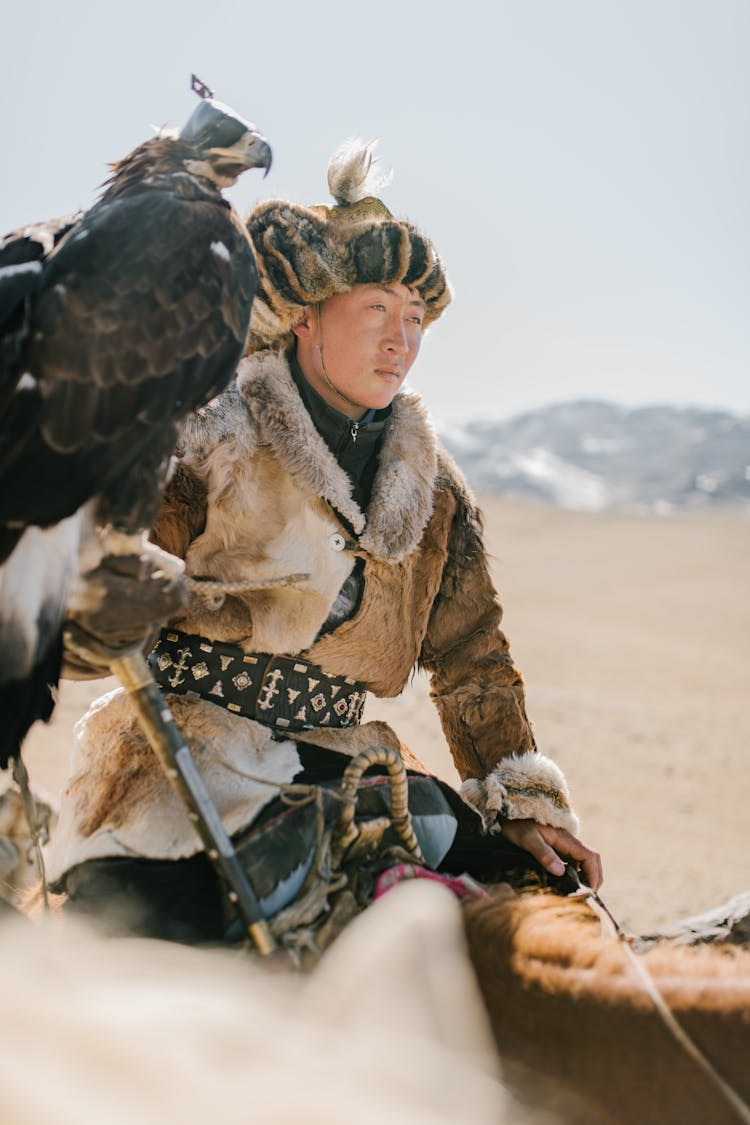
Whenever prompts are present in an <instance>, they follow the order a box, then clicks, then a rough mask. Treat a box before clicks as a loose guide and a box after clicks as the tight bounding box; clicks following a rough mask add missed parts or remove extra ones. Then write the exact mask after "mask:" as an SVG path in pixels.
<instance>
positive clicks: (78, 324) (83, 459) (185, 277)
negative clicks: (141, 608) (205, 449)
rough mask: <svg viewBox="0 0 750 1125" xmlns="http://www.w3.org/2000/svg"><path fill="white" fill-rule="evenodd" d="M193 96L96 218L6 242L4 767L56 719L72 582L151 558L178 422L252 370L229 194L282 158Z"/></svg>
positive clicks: (245, 272)
mask: <svg viewBox="0 0 750 1125" xmlns="http://www.w3.org/2000/svg"><path fill="white" fill-rule="evenodd" d="M193 89H194V90H196V92H197V93H199V94H200V95H201V101H200V102H199V104H198V106H197V107H196V109H195V111H194V112H193V114H192V115H191V117H190V118H189V120H188V122H187V124H186V125H185V127H184V128H183V129H182V130H181V132H179V134H178V133H176V132H175V133H166V132H162V133H161V134H160V135H158V136H156V137H154V138H152V139H151V140H148V141H146V142H145V143H144V144H142V145H139V147H138V148H136V149H135V150H134V151H133V152H131V153H130V155H129V156H126V157H125V158H124V159H123V160H120V161H119V162H118V163H116V164H114V165H113V166H112V175H111V177H110V179H109V180H108V181H107V183H106V184H105V185H104V191H103V194H102V196H101V198H100V199H99V200H98V202H97V203H96V204H95V205H94V206H93V207H91V209H90V210H88V211H86V212H85V213H83V214H79V215H76V216H73V217H72V218H70V219H67V220H59V221H56V222H52V223H46V224H39V225H37V226H34V227H27V228H25V229H23V230H21V231H16V232H14V233H13V234H11V235H8V236H7V237H6V238H4V239H2V240H0V766H2V767H4V766H5V765H7V763H8V759H9V757H17V756H18V754H19V751H20V745H21V742H22V740H23V738H24V736H25V734H26V732H27V731H28V729H29V727H30V726H31V724H32V722H34V720H35V719H37V718H41V719H47V718H48V717H49V715H50V714H51V711H52V708H53V698H52V694H51V690H50V688H51V687H52V688H54V686H55V685H56V684H57V682H58V679H59V675H60V669H61V661H62V627H63V622H64V619H65V612H66V607H67V605H68V602H69V599H70V594H71V588H72V585H73V583H74V581H75V579H76V576H77V575H78V573H79V572H80V571H81V569H89V568H91V567H94V566H96V565H97V563H98V562H99V561H100V560H101V558H102V557H103V556H118V555H120V556H122V555H129V554H130V555H132V554H136V555H137V554H138V553H139V551H140V544H141V542H142V540H143V533H144V529H147V528H149V527H150V525H151V523H152V522H153V519H154V516H155V513H156V511H157V510H158V505H159V502H160V498H161V494H162V491H163V486H164V483H165V478H166V471H167V466H168V462H169V457H170V454H171V452H172V450H173V447H174V444H175V439H176V433H177V428H178V423H179V422H180V420H181V419H182V418H183V417H184V416H185V415H186V414H188V413H189V412H190V411H192V410H194V409H195V408H196V407H198V406H200V405H201V404H202V403H204V402H206V401H207V400H208V399H210V398H212V397H213V396H214V395H216V394H217V393H218V392H219V391H221V390H222V389H223V388H224V387H225V386H226V384H227V383H228V382H229V380H230V379H231V377H232V375H233V373H234V371H235V368H236V365H237V363H238V361H239V359H240V356H241V354H242V350H243V346H244V343H245V338H246V334H247V329H248V324H249V320H250V311H251V307H252V302H253V296H254V293H255V288H256V282H257V271H256V266H255V259H254V255H253V250H252V246H251V244H250V241H249V238H248V235H247V232H246V230H245V228H244V226H243V224H242V223H241V222H240V220H239V218H238V216H237V215H236V214H235V212H234V210H233V209H232V207H231V206H230V204H229V203H228V202H227V201H226V200H225V199H224V198H223V196H222V189H223V188H225V187H228V186H230V185H231V184H232V183H234V182H235V180H236V179H237V177H238V176H239V175H241V173H242V172H244V171H246V170H247V169H249V168H264V169H265V170H266V171H268V169H269V167H270V164H271V150H270V148H269V146H268V143H267V142H266V140H265V138H264V137H263V136H262V135H261V134H260V133H258V132H257V130H256V129H255V127H254V126H253V125H251V124H250V123H249V122H247V121H245V120H243V119H242V118H241V117H240V116H239V115H238V114H237V113H235V112H234V111H233V110H232V109H230V108H229V107H227V106H225V105H222V104H221V103H220V102H218V101H216V100H215V99H214V98H213V95H212V94H211V91H209V90H208V89H207V87H205V86H204V85H203V84H202V83H200V81H199V80H197V79H196V78H195V77H193ZM133 536H136V539H135V541H134V539H133ZM84 558H85V562H82V559H84Z"/></svg>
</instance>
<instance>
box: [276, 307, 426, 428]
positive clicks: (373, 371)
mask: <svg viewBox="0 0 750 1125" xmlns="http://www.w3.org/2000/svg"><path fill="white" fill-rule="evenodd" d="M424 311H425V305H424V301H423V300H422V298H421V297H420V296H419V293H418V292H417V291H416V290H415V289H407V287H406V286H405V285H391V286H385V285H355V286H354V287H353V288H352V289H350V290H349V292H348V293H339V294H336V295H335V296H334V297H330V298H329V299H328V300H327V301H324V302H323V304H321V305H320V306H317V307H311V308H309V309H308V310H306V316H305V319H304V320H303V321H302V322H300V324H298V325H297V326H296V327H295V329H294V331H295V333H296V335H297V337H298V343H297V358H298V361H299V363H300V366H301V368H302V372H303V374H304V375H305V378H306V379H307V380H308V382H309V383H311V384H312V386H313V387H314V388H315V390H316V391H317V392H318V394H320V395H321V397H322V398H324V399H325V401H326V402H328V403H329V405H330V406H333V407H334V409H336V410H340V411H341V412H342V413H343V414H347V415H348V416H349V417H350V418H354V417H355V414H357V416H358V417H360V418H361V417H362V415H363V414H364V413H365V412H366V411H367V410H370V409H373V408H374V409H375V410H382V409H383V407H386V406H388V405H389V403H390V402H391V401H392V399H393V397H394V395H395V394H396V392H397V391H398V389H399V387H400V386H401V384H402V383H403V381H404V379H405V378H406V375H407V373H408V371H409V368H410V367H411V365H412V364H413V363H414V360H415V359H416V358H417V354H418V352H419V345H420V343H421V341H422V321H423V319H424ZM319 345H322V352H323V354H322V359H321V354H320V349H319ZM324 365H325V370H324ZM326 374H327V375H328V379H329V380H330V382H331V383H332V384H333V386H334V387H335V388H336V390H335V391H334V390H332V389H331V387H330V386H329V385H328V382H327V381H326V378H325V376H326ZM337 391H340V392H341V395H339V394H337V393H336V392H337ZM342 396H346V398H345V399H344V398H342ZM346 399H348V400H349V402H347V401H346ZM352 403H354V404H356V408H355V407H352V405H351V404H352Z"/></svg>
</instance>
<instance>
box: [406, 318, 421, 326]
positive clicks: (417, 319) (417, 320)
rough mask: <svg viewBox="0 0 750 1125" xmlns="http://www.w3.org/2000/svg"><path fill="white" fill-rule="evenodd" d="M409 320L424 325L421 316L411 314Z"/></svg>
mask: <svg viewBox="0 0 750 1125" xmlns="http://www.w3.org/2000/svg"><path fill="white" fill-rule="evenodd" d="M409 320H411V321H412V322H413V323H414V324H418V325H419V326H420V327H421V326H422V317H421V316H410V317H409Z"/></svg>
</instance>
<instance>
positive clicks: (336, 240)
mask: <svg viewBox="0 0 750 1125" xmlns="http://www.w3.org/2000/svg"><path fill="white" fill-rule="evenodd" d="M375 144H376V142H374V141H372V142H370V143H369V144H365V143H364V142H363V141H361V140H360V139H359V138H354V139H353V140H349V141H345V142H344V144H343V145H341V146H340V147H339V148H337V149H336V151H335V152H334V154H333V156H332V157H331V159H330V162H329V165H328V187H329V188H330V191H331V195H332V196H333V198H334V199H335V201H336V205H335V206H334V207H325V206H319V207H302V206H300V205H299V204H296V203H289V202H287V201H286V200H283V199H272V200H267V201H266V202H264V203H259V204H258V205H257V207H255V208H254V209H253V211H251V213H250V215H249V216H248V220H247V227H248V230H249V232H250V238H251V239H252V242H253V245H254V247H255V253H256V256H257V260H258V271H259V274H260V281H259V285H258V292H257V294H256V297H255V302H254V304H253V314H252V320H251V322H250V336H249V340H248V351H249V352H254V351H259V350H260V349H262V348H281V347H286V346H288V344H290V343H291V342H292V331H291V329H292V325H293V324H296V323H297V321H298V320H299V319H300V317H301V315H302V312H303V309H304V308H305V306H307V305H315V304H318V302H320V301H325V300H327V299H328V298H329V297H332V296H333V295H334V294H335V293H344V292H346V291H347V290H348V289H351V287H352V286H353V285H356V284H367V283H373V282H376V283H379V284H383V285H396V284H399V283H402V284H404V285H407V286H409V288H410V289H417V290H419V293H420V295H421V297H422V299H423V300H424V302H425V305H426V311H425V318H424V324H425V327H427V325H429V324H431V323H432V322H433V321H435V320H437V318H438V317H439V316H440V314H441V313H442V311H443V309H444V308H445V307H446V305H447V304H448V303H449V301H450V299H451V290H450V286H449V284H448V279H447V277H446V276H445V270H444V268H443V263H442V262H441V261H440V258H439V257H438V255H437V252H436V250H435V248H434V247H433V245H432V243H431V242H430V241H429V240H428V239H427V238H426V237H425V236H424V235H423V234H422V233H421V232H420V231H419V230H418V229H417V228H416V227H415V226H414V225H413V224H412V223H410V222H408V221H407V220H405V219H394V217H393V216H392V215H391V213H390V211H389V210H388V208H387V207H386V206H385V204H384V203H382V202H381V201H380V200H379V199H377V198H375V196H374V195H373V194H372V193H374V192H375V191H378V190H379V189H380V188H382V187H384V186H385V184H387V183H388V182H389V181H390V179H391V174H390V173H388V174H385V175H384V174H383V173H382V172H381V171H380V169H379V168H378V167H377V165H375V164H374V162H373V149H374V147H375Z"/></svg>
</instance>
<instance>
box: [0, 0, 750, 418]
mask: <svg viewBox="0 0 750 1125" xmlns="http://www.w3.org/2000/svg"><path fill="white" fill-rule="evenodd" d="M3 39H4V51H3V76H2V87H1V89H0V99H1V102H2V120H3V135H4V137H5V140H4V143H3V149H2V174H1V175H0V230H3V231H9V230H11V229H13V228H15V227H17V226H19V225H21V224H24V223H27V222H33V221H36V220H41V219H46V218H51V217H52V216H56V215H62V214H65V213H67V212H70V211H72V210H75V209H76V208H78V207H87V206H89V205H90V204H91V203H92V202H93V201H94V199H95V198H96V194H97V190H98V187H99V185H100V184H101V183H102V181H103V180H104V178H105V177H106V174H107V167H106V166H107V163H108V162H109V161H112V160H116V159H118V158H120V157H122V156H124V155H125V154H126V153H127V152H129V151H130V150H131V149H132V148H134V147H135V146H136V145H137V144H139V143H140V142H141V141H142V140H145V139H146V138H147V136H149V135H151V125H163V124H171V125H178V126H179V125H181V124H182V123H183V122H184V121H185V120H186V119H187V117H188V116H189V114H190V113H191V111H192V109H193V107H194V104H195V95H194V94H192V93H191V92H190V90H189V79H190V73H191V72H192V71H195V72H196V73H197V74H198V75H200V77H201V78H202V79H204V80H205V81H206V82H207V83H208V84H209V85H210V86H211V87H212V88H213V89H214V90H215V92H216V95H217V97H219V98H220V99H221V100H222V101H224V102H227V103H228V104H230V105H231V106H233V107H234V109H236V110H237V111H238V112H239V113H241V114H242V115H243V116H245V117H247V118H250V119H251V120H252V121H254V122H255V123H256V124H257V125H258V126H259V127H260V128H261V129H262V130H263V131H264V132H265V134H266V135H267V137H268V138H269V140H270V142H271V144H272V146H273V150H274V165H273V168H272V170H271V173H270V175H269V176H268V177H267V179H265V180H262V179H261V178H260V177H259V176H258V175H257V174H253V173H249V174H247V175H245V176H244V177H243V178H242V179H241V180H240V182H239V183H238V185H237V186H236V187H235V188H234V189H232V192H231V198H232V199H233V202H234V203H235V205H236V206H237V207H238V209H239V210H240V212H241V213H242V214H244V213H246V212H247V210H248V209H249V208H250V206H251V205H252V204H253V203H254V202H255V200H257V199H261V198H273V197H284V198H290V199H295V200H298V201H299V202H303V203H324V202H330V199H329V198H328V192H327V186H326V167H327V162H328V157H329V155H330V153H331V152H332V151H333V149H334V148H335V147H336V146H337V145H338V144H339V143H340V142H341V141H342V140H344V139H345V138H347V137H350V136H352V135H359V136H362V137H365V138H367V139H369V138H372V137H379V138H381V141H380V146H379V151H380V153H381V155H382V158H383V161H384V163H385V164H386V165H390V166H392V167H393V169H394V172H395V175H394V180H393V183H392V184H391V186H390V187H389V188H387V189H386V190H385V191H384V193H383V198H384V201H385V202H386V203H387V204H388V206H389V207H390V209H391V211H393V213H394V214H397V215H403V216H407V217H409V218H410V219H412V220H413V221H415V222H417V223H418V225H419V226H420V227H422V229H423V230H425V231H426V232H427V233H428V234H429V236H430V238H431V239H432V241H433V242H434V243H435V245H436V246H437V248H438V250H439V252H440V254H441V256H442V257H443V259H444V261H445V263H446V267H447V270H448V274H449V277H450V279H451V282H452V285H453V287H454V290H455V299H454V302H453V304H452V305H451V307H450V308H449V309H448V310H447V312H446V313H445V314H444V315H443V317H442V318H441V320H440V321H439V322H438V323H437V324H436V325H434V326H433V328H432V329H431V330H430V331H429V332H428V333H427V335H426V338H425V341H424V344H423V348H422V354H421V355H420V357H419V359H418V361H417V364H416V365H415V367H414V368H413V371H412V375H411V376H410V383H411V385H412V386H413V387H414V389H416V390H419V391H420V392H421V393H422V394H423V395H424V397H425V399H426V401H427V403H428V405H429V406H430V407H431V410H432V412H433V415H434V416H435V418H436V419H437V420H438V421H442V422H448V421H461V420H468V419H471V418H484V419H488V418H502V417H507V416H509V415H512V414H517V413H520V412H522V411H525V410H530V409H534V408H536V407H539V406H543V405H546V404H548V403H550V402H558V401H563V400H570V399H578V398H597V399H608V400H610V401H614V402H617V403H620V404H622V405H625V406H639V405H646V404H650V403H655V402H658V403H673V404H677V405H699V406H708V407H717V408H722V409H729V410H731V411H733V412H735V413H741V414H747V413H750V315H749V314H750V219H749V218H748V211H749V208H748V200H750V67H749V66H748V61H747V60H748V58H750V3H748V0H492V2H490V0H487V2H486V3H480V2H477V0H463V2H462V3H454V4H451V5H445V6H444V5H441V4H438V3H436V0H408V2H404V0H378V2H377V3H370V4H358V5H353V4H349V5H345V4H343V3H342V2H341V0H316V3H314V4H299V3H296V2H295V0H287V2H286V3H284V2H283V0H276V3H274V4H270V3H266V4H262V5H255V4H251V3H249V2H248V0H244V2H243V3H239V2H235V0H203V2H201V3H198V2H197V0H181V2H180V3H179V4H178V3H176V2H171V3H162V2H161V0H151V2H147V0H129V3H127V4H117V5H114V4H111V3H109V2H107V0H99V2H98V3H89V2H86V0H54V2H52V0H32V2H30V3H28V4H24V5H22V4H14V5H8V6H7V7H6V11H5V12H4V15H3Z"/></svg>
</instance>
